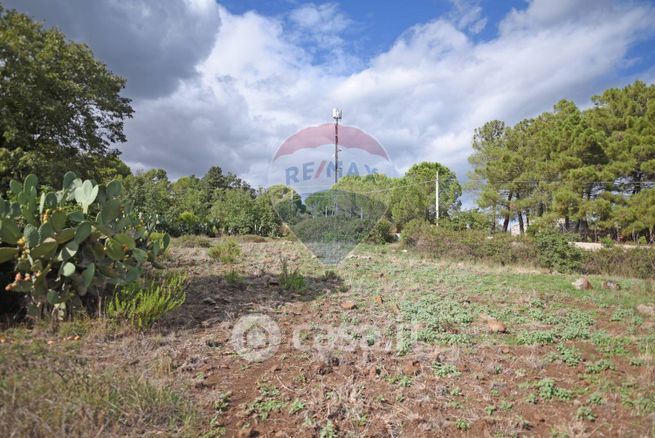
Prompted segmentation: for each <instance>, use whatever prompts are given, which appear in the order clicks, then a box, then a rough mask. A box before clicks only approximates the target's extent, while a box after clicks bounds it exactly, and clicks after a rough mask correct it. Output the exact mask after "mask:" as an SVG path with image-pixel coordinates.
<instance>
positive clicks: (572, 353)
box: [549, 344, 582, 367]
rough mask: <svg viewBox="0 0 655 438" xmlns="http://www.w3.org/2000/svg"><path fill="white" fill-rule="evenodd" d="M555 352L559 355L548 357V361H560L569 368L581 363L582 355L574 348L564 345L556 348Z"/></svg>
mask: <svg viewBox="0 0 655 438" xmlns="http://www.w3.org/2000/svg"><path fill="white" fill-rule="evenodd" d="M557 351H558V353H559V354H551V355H549V359H550V360H551V361H552V362H554V361H556V360H561V361H562V362H564V363H565V364H567V365H568V366H570V367H573V366H576V365H577V364H579V363H580V361H582V354H581V353H580V351H579V350H578V349H577V348H575V347H567V346H566V345H564V344H560V345H558V346H557Z"/></svg>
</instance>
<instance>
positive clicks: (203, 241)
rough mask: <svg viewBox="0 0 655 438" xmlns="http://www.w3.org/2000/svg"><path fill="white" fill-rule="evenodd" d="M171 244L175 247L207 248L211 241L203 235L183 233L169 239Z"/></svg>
mask: <svg viewBox="0 0 655 438" xmlns="http://www.w3.org/2000/svg"><path fill="white" fill-rule="evenodd" d="M171 246H174V247H177V248H209V247H210V246H211V241H210V240H209V239H208V238H207V237H205V236H197V235H194V234H185V235H182V236H180V237H176V238H175V239H173V240H172V241H171Z"/></svg>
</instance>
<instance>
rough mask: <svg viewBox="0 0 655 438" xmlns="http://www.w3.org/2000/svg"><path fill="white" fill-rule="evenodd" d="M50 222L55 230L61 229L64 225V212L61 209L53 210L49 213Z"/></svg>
mask: <svg viewBox="0 0 655 438" xmlns="http://www.w3.org/2000/svg"><path fill="white" fill-rule="evenodd" d="M50 223H51V224H52V228H53V229H54V230H55V231H56V232H59V231H61V230H62V229H63V228H64V227H65V226H66V213H64V212H63V211H55V212H54V213H52V215H50Z"/></svg>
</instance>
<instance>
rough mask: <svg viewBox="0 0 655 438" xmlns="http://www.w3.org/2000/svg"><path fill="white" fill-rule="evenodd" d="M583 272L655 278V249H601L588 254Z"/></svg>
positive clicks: (583, 265) (583, 264) (616, 247)
mask: <svg viewBox="0 0 655 438" xmlns="http://www.w3.org/2000/svg"><path fill="white" fill-rule="evenodd" d="M582 271H583V272H585V273H587V274H598V275H620V276H623V277H638V278H653V277H655V248H648V247H644V248H621V247H619V246H614V247H612V248H601V249H600V250H598V251H593V252H590V253H589V254H587V256H586V257H585V259H584V262H583V263H582Z"/></svg>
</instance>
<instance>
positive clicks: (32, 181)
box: [23, 174, 39, 192]
mask: <svg viewBox="0 0 655 438" xmlns="http://www.w3.org/2000/svg"><path fill="white" fill-rule="evenodd" d="M38 184H39V178H37V177H36V175H34V174H29V175H27V178H25V184H24V187H23V191H25V192H31V191H32V189H36V186H37V185H38Z"/></svg>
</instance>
